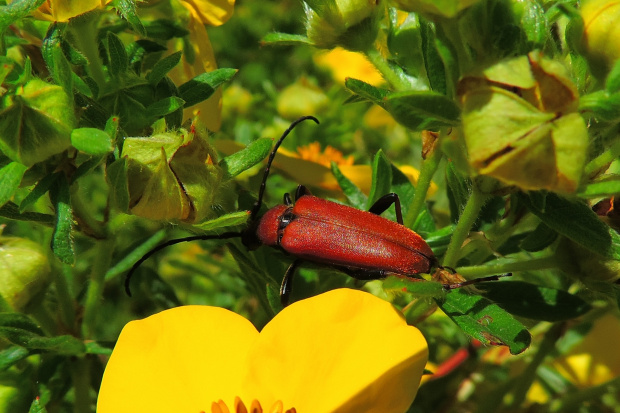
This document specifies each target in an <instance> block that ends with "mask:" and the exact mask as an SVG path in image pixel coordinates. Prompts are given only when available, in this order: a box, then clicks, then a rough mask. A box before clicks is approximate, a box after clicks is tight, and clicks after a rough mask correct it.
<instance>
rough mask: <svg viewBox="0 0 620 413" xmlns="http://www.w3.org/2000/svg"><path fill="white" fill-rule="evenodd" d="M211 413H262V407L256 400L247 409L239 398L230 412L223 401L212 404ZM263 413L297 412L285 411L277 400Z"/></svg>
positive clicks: (292, 410)
mask: <svg viewBox="0 0 620 413" xmlns="http://www.w3.org/2000/svg"><path fill="white" fill-rule="evenodd" d="M200 413H205V412H200ZM211 413H263V407H262V406H261V405H260V402H259V401H258V400H252V404H251V405H250V408H249V409H248V408H247V407H246V406H245V404H244V403H243V401H242V400H241V399H240V398H239V397H235V405H234V409H233V410H232V411H231V410H230V409H229V408H228V406H226V403H224V401H223V400H220V401H218V402H213V404H212V405H211ZM265 413H297V410H296V409H295V408H294V407H292V408H290V409H288V410H286V411H285V410H284V404H283V403H282V400H278V401H277V402H275V403H274V404H273V406H271V409H269V410H266V411H265Z"/></svg>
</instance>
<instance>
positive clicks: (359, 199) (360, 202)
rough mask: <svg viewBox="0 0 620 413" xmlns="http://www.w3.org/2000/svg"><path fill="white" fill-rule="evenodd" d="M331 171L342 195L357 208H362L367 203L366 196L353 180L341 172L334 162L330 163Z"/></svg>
mask: <svg viewBox="0 0 620 413" xmlns="http://www.w3.org/2000/svg"><path fill="white" fill-rule="evenodd" d="M331 168H332V173H333V174H334V177H335V178H336V181H337V182H338V185H340V188H341V189H342V192H343V193H344V196H346V197H347V200H348V201H349V204H351V206H353V207H355V208H357V209H364V208H365V207H366V205H367V204H368V197H367V196H366V195H365V194H364V193H363V192H362V190H361V189H359V188H358V187H357V186H355V184H354V183H353V182H351V181H350V180H349V179H348V178H347V177H346V176H344V175H343V174H342V172H341V171H340V168H338V165H336V163H335V162H332V164H331Z"/></svg>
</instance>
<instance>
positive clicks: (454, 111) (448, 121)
mask: <svg viewBox="0 0 620 413" xmlns="http://www.w3.org/2000/svg"><path fill="white" fill-rule="evenodd" d="M383 106H384V108H385V110H387V111H388V112H390V113H391V114H392V116H394V119H396V121H398V122H399V123H400V124H402V125H404V126H406V127H407V128H409V129H411V130H414V131H422V130H425V129H428V130H436V129H439V128H441V127H445V126H457V125H458V124H459V117H460V109H459V107H458V106H457V105H456V103H455V102H454V101H453V100H451V99H449V98H447V97H446V96H444V95H441V94H438V93H435V92H417V91H407V92H397V93H393V94H391V95H389V96H387V97H385V98H384V99H383Z"/></svg>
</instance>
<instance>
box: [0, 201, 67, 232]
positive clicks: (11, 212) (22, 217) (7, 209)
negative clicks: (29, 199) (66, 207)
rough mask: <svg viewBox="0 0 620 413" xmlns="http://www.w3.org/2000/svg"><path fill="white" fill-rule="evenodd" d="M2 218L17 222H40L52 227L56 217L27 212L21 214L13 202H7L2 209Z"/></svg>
mask: <svg viewBox="0 0 620 413" xmlns="http://www.w3.org/2000/svg"><path fill="white" fill-rule="evenodd" d="M0 216H1V217H5V218H8V219H13V220H15V221H32V222H38V223H41V224H44V225H50V226H51V225H52V224H53V223H54V220H55V217H54V216H53V215H49V214H41V213H38V212H25V213H23V214H21V213H20V212H19V208H18V207H17V205H15V204H14V203H13V202H7V203H6V204H4V205H3V206H1V207H0Z"/></svg>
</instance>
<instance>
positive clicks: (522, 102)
mask: <svg viewBox="0 0 620 413" xmlns="http://www.w3.org/2000/svg"><path fill="white" fill-rule="evenodd" d="M458 93H459V96H460V100H461V103H462V106H463V114H462V121H463V135H464V139H465V143H466V146H467V152H468V156H469V163H470V165H471V166H472V167H473V168H474V169H475V170H476V172H477V173H478V174H481V175H487V176H490V177H493V178H495V179H497V180H499V181H501V182H503V183H504V184H506V185H515V186H517V187H519V188H521V189H525V190H539V189H547V190H551V191H556V192H565V193H569V192H574V191H575V190H576V189H577V187H578V185H579V181H580V179H581V175H582V172H583V168H584V165H585V161H586V154H587V147H588V133H587V129H586V125H585V122H584V120H583V119H582V118H581V116H580V115H579V113H577V107H578V95H577V90H576V87H575V86H574V85H573V83H572V82H571V81H570V80H569V77H568V75H567V73H566V70H565V69H564V67H563V66H561V64H559V63H558V62H555V61H552V60H550V59H546V58H544V57H542V56H541V55H540V54H538V53H534V52H532V53H530V54H529V55H528V56H520V57H517V58H514V59H510V60H506V61H503V62H500V63H498V64H496V65H494V66H491V67H489V68H487V69H485V70H484V71H483V72H481V73H477V74H474V75H470V76H466V77H464V78H463V79H462V80H461V81H460V82H459V86H458Z"/></svg>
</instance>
